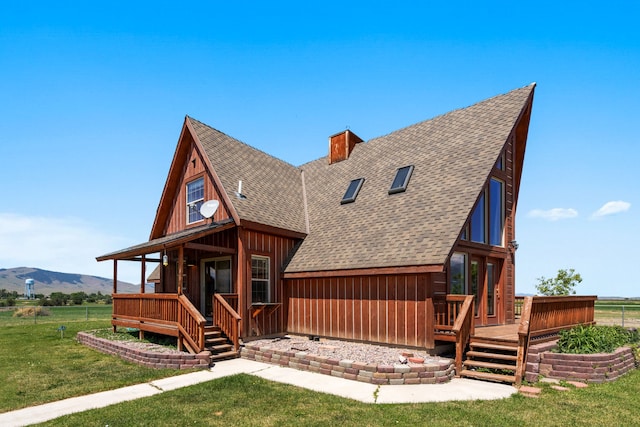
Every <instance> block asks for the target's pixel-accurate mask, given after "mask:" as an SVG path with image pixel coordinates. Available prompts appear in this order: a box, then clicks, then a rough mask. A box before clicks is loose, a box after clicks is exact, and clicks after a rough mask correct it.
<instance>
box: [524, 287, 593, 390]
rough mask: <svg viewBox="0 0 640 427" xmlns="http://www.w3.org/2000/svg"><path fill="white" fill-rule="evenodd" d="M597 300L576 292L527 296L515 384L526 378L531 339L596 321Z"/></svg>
mask: <svg viewBox="0 0 640 427" xmlns="http://www.w3.org/2000/svg"><path fill="white" fill-rule="evenodd" d="M596 299H597V297H596V296H575V295H568V296H554V297H541V296H535V297H525V298H524V302H523V304H522V316H521V317H520V325H519V327H518V359H517V369H516V384H520V382H521V381H522V378H523V377H524V373H525V370H526V360H527V352H528V350H529V345H530V344H531V342H532V341H534V342H545V341H551V340H554V339H556V338H557V335H558V332H560V331H562V330H565V329H571V328H572V327H574V326H577V325H591V324H593V323H595V322H594V311H595V310H594V307H595V301H596Z"/></svg>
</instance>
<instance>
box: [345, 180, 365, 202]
mask: <svg viewBox="0 0 640 427" xmlns="http://www.w3.org/2000/svg"><path fill="white" fill-rule="evenodd" d="M363 182H364V178H358V179H354V180H353V181H351V182H350V183H349V187H348V188H347V191H346V192H345V193H344V196H342V200H341V201H340V204H341V205H344V204H345V203H352V202H355V201H356V197H358V192H359V191H360V188H361V187H362V183H363Z"/></svg>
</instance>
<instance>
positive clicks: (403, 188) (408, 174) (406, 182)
mask: <svg viewBox="0 0 640 427" xmlns="http://www.w3.org/2000/svg"><path fill="white" fill-rule="evenodd" d="M413 169H414V165H408V166H402V167H400V168H398V169H397V170H396V174H395V176H394V177H393V181H392V182H391V187H390V188H389V194H397V193H404V192H405V191H406V190H407V186H408V185H409V180H410V179H411V174H413ZM405 170H406V171H407V172H406V175H405V177H404V180H403V181H402V183H401V184H400V185H397V186H394V184H395V183H396V180H397V179H398V177H400V173H401V172H402V171H405Z"/></svg>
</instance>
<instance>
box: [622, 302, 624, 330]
mask: <svg viewBox="0 0 640 427" xmlns="http://www.w3.org/2000/svg"><path fill="white" fill-rule="evenodd" d="M622 327H623V328H624V305H623V306H622Z"/></svg>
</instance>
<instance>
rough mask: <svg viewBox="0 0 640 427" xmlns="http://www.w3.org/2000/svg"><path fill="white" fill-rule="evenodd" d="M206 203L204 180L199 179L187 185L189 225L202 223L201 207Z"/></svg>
mask: <svg viewBox="0 0 640 427" xmlns="http://www.w3.org/2000/svg"><path fill="white" fill-rule="evenodd" d="M202 203H204V178H198V179H196V180H195V181H191V182H190V183H188V184H187V224H193V223H194V222H198V221H202V220H203V219H204V217H203V216H202V215H200V206H202Z"/></svg>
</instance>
